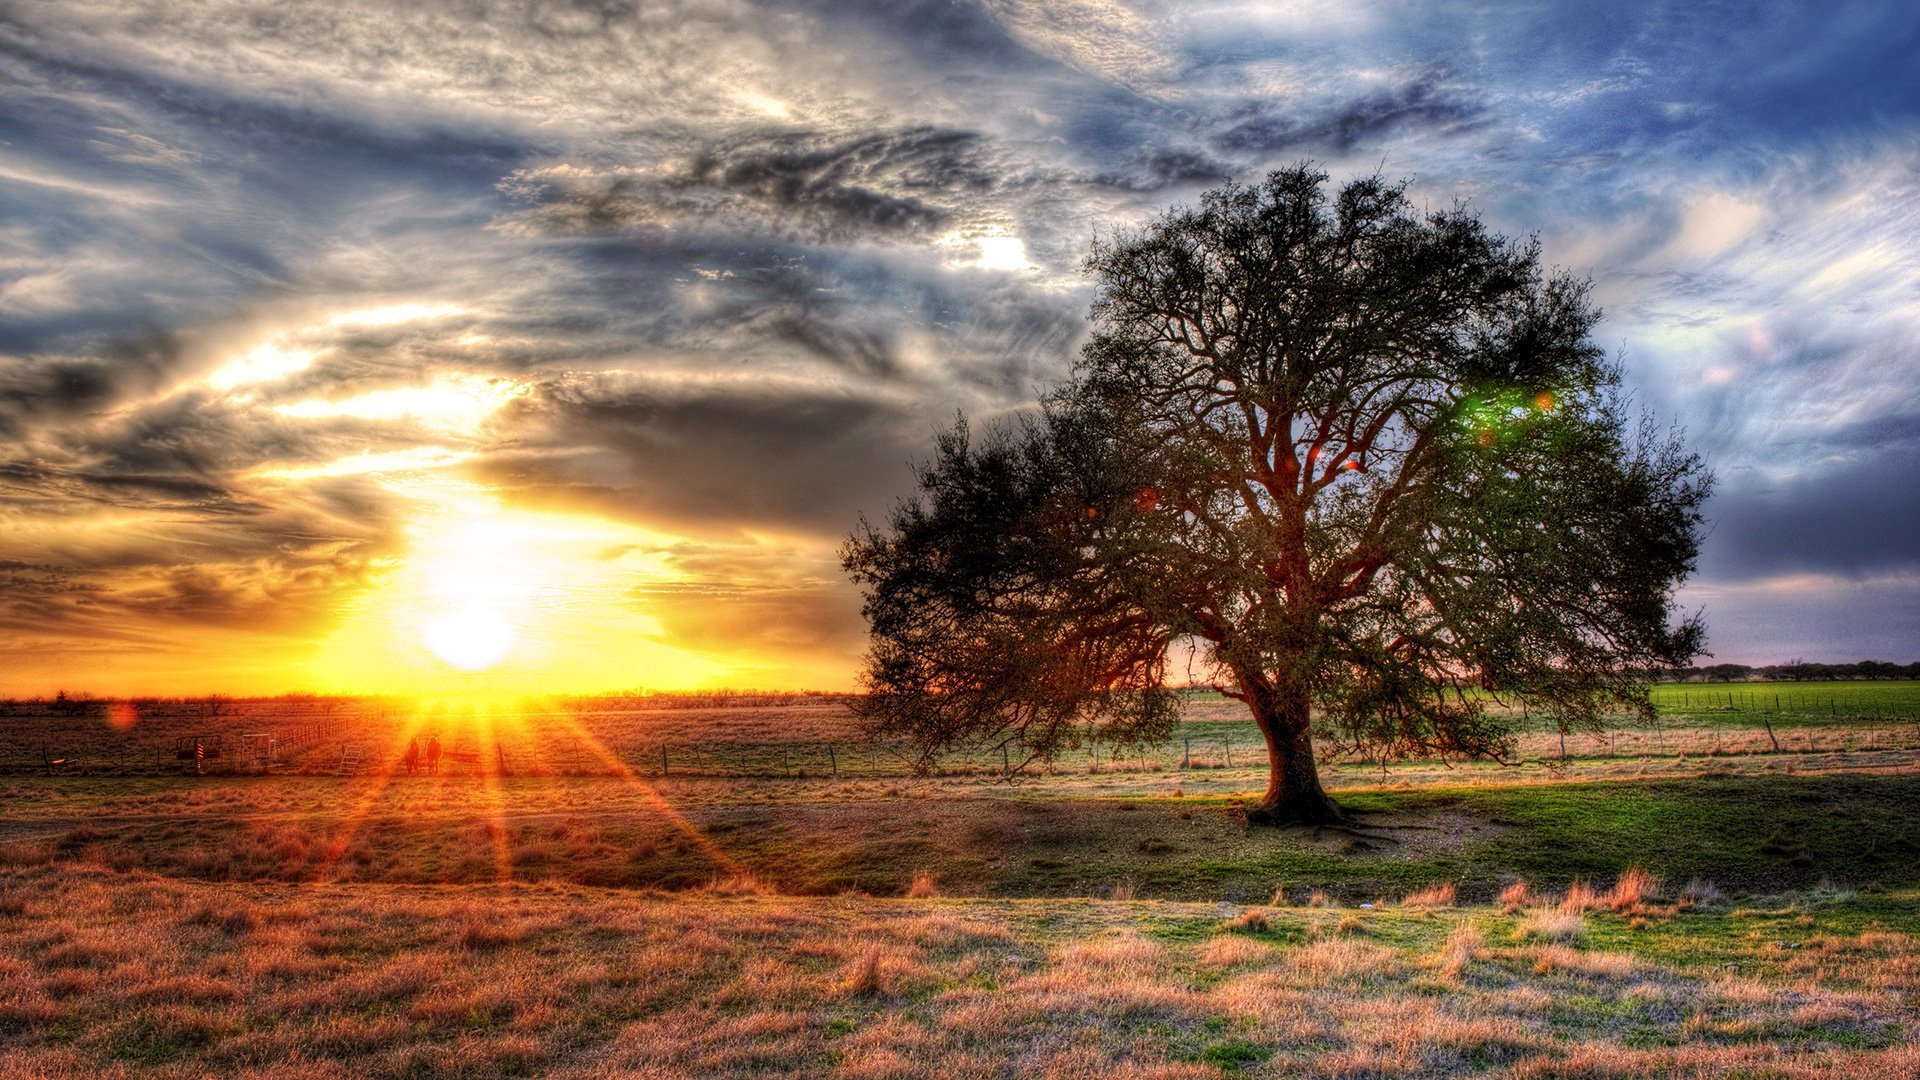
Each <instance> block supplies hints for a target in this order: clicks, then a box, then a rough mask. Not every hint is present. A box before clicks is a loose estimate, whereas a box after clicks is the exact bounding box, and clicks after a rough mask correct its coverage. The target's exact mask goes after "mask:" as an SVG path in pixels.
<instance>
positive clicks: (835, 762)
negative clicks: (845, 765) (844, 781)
mask: <svg viewBox="0 0 1920 1080" xmlns="http://www.w3.org/2000/svg"><path fill="white" fill-rule="evenodd" d="M827 763H828V764H829V765H831V766H833V778H834V779H835V780H838V779H840V757H839V755H837V754H835V753H834V752H833V744H832V743H828V744H827Z"/></svg>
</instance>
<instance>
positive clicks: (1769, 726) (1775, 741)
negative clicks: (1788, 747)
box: [1760, 713, 1780, 754]
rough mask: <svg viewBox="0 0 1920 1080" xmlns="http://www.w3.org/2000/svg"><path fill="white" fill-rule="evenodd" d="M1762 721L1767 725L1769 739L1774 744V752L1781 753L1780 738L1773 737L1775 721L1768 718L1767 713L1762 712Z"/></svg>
mask: <svg viewBox="0 0 1920 1080" xmlns="http://www.w3.org/2000/svg"><path fill="white" fill-rule="evenodd" d="M1760 722H1761V723H1763V724H1765V725H1767V741H1768V742H1770V743H1772V744H1773V752H1774V753H1776V754H1777V753H1779V752H1780V740H1779V739H1776V738H1774V737H1773V721H1771V720H1768V719H1767V714H1766V713H1761V714H1760Z"/></svg>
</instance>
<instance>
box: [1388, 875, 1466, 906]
mask: <svg viewBox="0 0 1920 1080" xmlns="http://www.w3.org/2000/svg"><path fill="white" fill-rule="evenodd" d="M1459 900H1460V887H1459V886H1457V885H1455V884H1454V883H1453V882H1451V881H1443V882H1440V883H1439V884H1436V885H1429V886H1427V887H1426V888H1424V889H1421V890H1419V891H1418V892H1411V893H1408V894H1407V895H1406V897H1405V898H1404V899H1402V900H1401V901H1400V906H1401V907H1406V908H1450V907H1452V906H1453V905H1454V904H1456V903H1458V902H1459Z"/></svg>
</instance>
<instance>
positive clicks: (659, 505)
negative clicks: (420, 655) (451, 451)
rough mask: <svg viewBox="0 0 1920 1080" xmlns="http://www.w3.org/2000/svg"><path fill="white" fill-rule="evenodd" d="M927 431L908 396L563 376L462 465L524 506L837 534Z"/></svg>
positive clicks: (888, 490)
mask: <svg viewBox="0 0 1920 1080" xmlns="http://www.w3.org/2000/svg"><path fill="white" fill-rule="evenodd" d="M932 431H933V423H932V422H931V421H930V420H927V419H925V418H923V417H922V416H921V415H920V414H919V410H918V409H917V408H916V407H914V406H912V405H911V404H908V403H905V402H902V401H900V400H897V399H896V400H891V401H890V400H887V399H885V398H881V397H872V396H862V395H855V394H851V393H846V392H836V391H832V390H826V389H822V388H819V387H817V386H815V385H811V384H808V383H805V382H800V381H794V382H789V383H786V384H784V385H783V384H781V383H769V382H766V381H763V380H740V381H738V382H729V383H720V384H710V385H707V386H700V385H689V384H688V381H686V380H678V379H650V378H632V377H628V378H619V377H602V378H591V379H580V380H566V381H555V382H552V383H548V384H545V385H542V386H540V387H538V388H537V391H536V392H535V394H534V395H533V396H532V397H531V398H530V399H529V400H528V401H526V402H525V403H523V404H521V405H520V406H518V407H517V408H516V410H515V415H514V418H513V421H512V430H511V433H510V435H511V438H510V447H508V448H505V449H503V450H502V451H501V452H499V453H497V454H494V455H492V456H490V457H489V458H488V459H486V460H485V461H484V462H481V463H476V464H475V465H473V466H471V467H470V468H469V470H468V471H469V473H470V474H471V475H474V476H476V477H478V478H480V479H482V480H484V481H485V482H486V483H487V484H488V486H490V487H492V488H493V489H495V490H498V491H500V492H502V493H503V494H504V495H505V496H506V497H507V498H509V499H510V500H514V501H519V502H524V503H526V504H529V505H558V506H571V507H575V508H581V507H589V508H592V509H594V510H596V511H598V512H600V513H604V514H609V515H612V516H618V517H625V518H630V519H632V520H636V521H642V522H650V523H653V524H655V525H658V526H662V527H671V528H680V529H685V530H689V531H690V532H693V533H695V534H707V535H713V534H722V535H737V534H738V533H739V532H740V531H741V530H761V531H765V530H773V531H781V532H788V533H795V534H806V535H812V536H815V537H829V538H837V537H838V536H839V535H842V534H844V533H845V532H847V531H848V530H850V529H851V527H852V524H853V523H854V522H855V521H856V520H857V519H858V517H859V515H860V514H862V513H869V514H874V513H878V512H879V511H880V510H883V509H884V508H885V507H886V506H887V505H888V504H889V503H890V502H891V501H892V497H893V495H894V494H895V493H898V492H901V491H903V490H904V489H905V486H906V484H907V483H909V482H910V475H911V474H910V471H909V463H910V461H911V460H912V459H914V458H915V457H918V456H920V455H921V454H922V453H923V452H924V447H925V445H926V443H927V439H928V437H929V436H930V434H931V432H932Z"/></svg>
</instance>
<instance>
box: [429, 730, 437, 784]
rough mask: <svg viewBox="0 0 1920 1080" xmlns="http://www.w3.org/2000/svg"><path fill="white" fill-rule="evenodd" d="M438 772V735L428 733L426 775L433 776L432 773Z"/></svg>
mask: <svg viewBox="0 0 1920 1080" xmlns="http://www.w3.org/2000/svg"><path fill="white" fill-rule="evenodd" d="M439 772H440V736H438V735H429V736H427V775H429V776H433V775H437V774H438V773H439Z"/></svg>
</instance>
